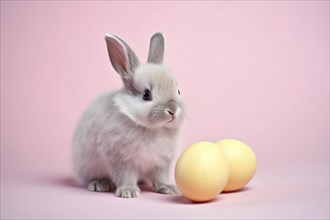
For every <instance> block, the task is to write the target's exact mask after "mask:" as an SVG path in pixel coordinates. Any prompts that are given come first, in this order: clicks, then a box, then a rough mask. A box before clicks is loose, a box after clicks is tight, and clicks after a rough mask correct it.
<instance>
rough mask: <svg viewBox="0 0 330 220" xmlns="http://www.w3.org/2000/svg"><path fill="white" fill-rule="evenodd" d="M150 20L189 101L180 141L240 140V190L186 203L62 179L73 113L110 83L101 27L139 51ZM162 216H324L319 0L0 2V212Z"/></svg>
mask: <svg viewBox="0 0 330 220" xmlns="http://www.w3.org/2000/svg"><path fill="white" fill-rule="evenodd" d="M157 31H161V32H163V33H164V35H165V37H166V53H165V63H166V64H167V65H168V66H170V68H171V69H172V71H173V72H174V74H175V75H176V76H177V81H178V82H179V85H180V90H181V94H182V96H183V98H184V99H185V100H186V103H187V107H188V110H189V111H188V114H189V116H188V117H189V118H188V120H187V121H186V123H185V125H184V132H183V140H182V147H181V149H179V151H178V154H179V153H181V152H182V151H183V149H185V147H187V146H189V145H191V144H192V143H195V142H197V141H203V140H207V141H217V140H219V139H223V138H236V139H240V140H242V141H244V142H246V143H247V144H249V145H250V146H251V148H252V149H253V150H254V151H255V153H256V155H257V160H258V169H257V173H256V176H255V177H254V179H253V180H252V181H251V182H250V183H249V185H248V186H247V188H246V189H245V190H243V191H241V192H236V193H226V194H221V195H220V196H219V197H217V199H216V200H214V201H212V202H210V203H203V204H192V203H190V202H189V201H187V200H185V199H184V198H182V197H181V196H164V195H159V194H155V193H152V192H150V191H148V190H145V191H143V192H142V194H141V197H140V198H139V199H131V200H127V199H118V198H116V197H114V195H113V194H107V193H91V192H88V191H87V190H85V189H83V188H80V187H79V186H77V184H76V183H75V181H74V180H73V178H72V172H71V167H70V142H71V137H72V133H73V129H74V127H75V124H76V123H77V121H78V119H79V117H80V115H81V114H82V111H83V110H84V108H85V107H86V105H87V104H88V103H89V102H90V101H91V100H92V99H93V98H95V97H96V96H98V95H99V94H101V93H103V92H105V91H108V90H110V89H113V88H119V87H120V86H121V81H120V79H119V76H118V75H117V74H116V73H115V71H114V70H113V69H112V67H111V65H110V62H109V59H108V55H107V51H106V47H105V41H104V34H105V33H106V32H110V33H114V34H116V35H118V36H120V37H121V38H123V39H124V40H125V41H126V42H127V43H128V44H129V45H130V46H131V47H132V48H133V49H134V50H135V51H136V53H137V54H138V55H139V57H140V59H141V60H146V57H147V49H148V45H149V39H150V37H151V35H152V34H153V33H154V32H157ZM173 165H174V164H173ZM172 181H173V177H172ZM160 217H162V218H172V217H173V218H217V219H219V218H239V219H242V218H263V219H265V218H273V219H274V218H286V219H288V218H300V219H301V218H324V219H328V218H329V2H328V1H287V2H286V1H280V2H270V1H261V2H258V1H257V2H254V1H246V2H245V1H242V2H240V1H237V2H236V1H234V2H227V1H221V2H207V3H202V2H41V1H35V2H24V1H1V218H2V219H11V218H80V219H81V218H89V219H91V218H94V219H95V218H160Z"/></svg>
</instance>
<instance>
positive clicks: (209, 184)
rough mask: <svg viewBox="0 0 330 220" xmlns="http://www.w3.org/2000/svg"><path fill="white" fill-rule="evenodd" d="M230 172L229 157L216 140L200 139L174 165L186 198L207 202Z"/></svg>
mask: <svg viewBox="0 0 330 220" xmlns="http://www.w3.org/2000/svg"><path fill="white" fill-rule="evenodd" d="M228 176H229V166H228V163H227V161H226V157H225V155H224V153H223V151H222V150H221V148H219V147H218V146H217V145H216V144H214V143H210V142H199V143H196V144H193V145H192V146H190V147H189V148H187V149H186V150H185V151H184V152H183V153H182V154H181V156H180V157H179V159H178V161H177V163H176V167H175V181H176V184H177V186H178V188H179V190H180V192H181V193H182V195H183V196H185V197H186V198H188V199H190V200H192V201H195V202H206V201H209V200H211V199H213V198H214V197H216V196H217V195H218V194H219V193H220V192H221V191H222V190H223V189H224V187H225V185H226V183H227V180H228Z"/></svg>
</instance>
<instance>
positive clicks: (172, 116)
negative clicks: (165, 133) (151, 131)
mask: <svg viewBox="0 0 330 220" xmlns="http://www.w3.org/2000/svg"><path fill="white" fill-rule="evenodd" d="M175 118H176V117H175V116H174V115H171V118H170V119H169V120H168V121H167V123H171V122H172V121H174V120H175Z"/></svg>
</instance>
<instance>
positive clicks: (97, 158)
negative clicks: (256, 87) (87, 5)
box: [72, 33, 184, 198]
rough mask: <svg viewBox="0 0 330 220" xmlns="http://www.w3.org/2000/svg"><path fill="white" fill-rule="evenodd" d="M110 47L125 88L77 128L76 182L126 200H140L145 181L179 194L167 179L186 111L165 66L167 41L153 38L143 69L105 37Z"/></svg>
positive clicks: (97, 104)
mask: <svg viewBox="0 0 330 220" xmlns="http://www.w3.org/2000/svg"><path fill="white" fill-rule="evenodd" d="M106 41H107V46H108V52H109V56H110V60H111V63H112V65H113V67H114V69H115V70H116V71H117V72H118V73H119V75H120V76H121V77H122V80H123V83H124V88H122V89H120V90H116V91H112V92H109V93H106V94H104V95H102V96H100V97H99V98H98V99H96V100H95V101H94V102H92V104H91V105H90V106H89V107H88V108H87V110H86V111H85V113H84V115H83V116H82V118H81V120H80V122H79V123H78V126H77V128H76V130H75V133H74V137H73V146H72V160H73V168H74V171H75V173H76V176H77V179H78V180H79V181H80V183H82V184H83V185H84V186H87V188H88V189H89V190H91V191H115V194H116V196H118V197H124V198H132V197H138V196H139V193H140V189H139V187H138V182H140V181H143V182H146V183H150V184H152V185H153V187H154V188H155V190H156V191H157V192H159V193H164V194H176V193H177V189H176V187H175V186H172V185H170V184H169V183H168V179H169V170H170V164H171V161H172V159H173V156H174V153H175V150H176V148H177V145H178V143H177V142H178V137H179V131H180V127H181V124H182V121H183V118H184V106H183V104H182V102H181V101H180V97H179V94H178V90H177V85H176V81H175V79H174V77H173V76H172V74H171V72H170V71H169V70H168V69H167V68H166V67H165V66H164V65H162V63H161V62H162V58H163V51H164V48H163V45H164V39H163V36H162V35H161V34H159V33H157V34H155V35H154V36H153V38H152V40H151V43H150V51H149V58H148V63H147V64H143V65H140V64H139V61H138V60H137V58H136V56H135V54H134V53H133V51H132V50H131V49H130V48H129V47H128V46H127V44H126V43H125V42H123V41H122V40H121V39H119V38H118V37H116V36H113V35H106Z"/></svg>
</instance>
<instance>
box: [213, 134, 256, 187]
mask: <svg viewBox="0 0 330 220" xmlns="http://www.w3.org/2000/svg"><path fill="white" fill-rule="evenodd" d="M216 145H218V146H220V148H221V149H222V150H223V151H224V153H225V156H226V158H227V161H228V163H229V179H228V182H227V184H226V186H225V188H224V190H223V191H225V192H229V191H235V190H239V189H241V188H243V187H244V186H245V185H246V184H247V183H248V182H249V181H250V180H251V179H252V178H253V176H254V174H255V172H256V168H257V160H256V156H255V154H254V152H253V151H252V149H251V148H250V147H249V146H248V145H246V144H245V143H243V142H241V141H238V140H234V139H225V140H221V141H218V142H217V143H216Z"/></svg>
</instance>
